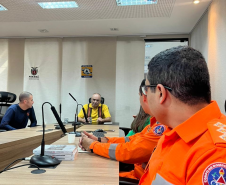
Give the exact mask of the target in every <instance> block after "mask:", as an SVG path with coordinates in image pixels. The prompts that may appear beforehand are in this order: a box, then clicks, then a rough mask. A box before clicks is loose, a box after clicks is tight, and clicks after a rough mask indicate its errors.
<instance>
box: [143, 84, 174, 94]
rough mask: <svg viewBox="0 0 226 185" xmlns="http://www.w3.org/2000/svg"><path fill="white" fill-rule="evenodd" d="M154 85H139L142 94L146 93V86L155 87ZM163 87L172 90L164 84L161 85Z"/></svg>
mask: <svg viewBox="0 0 226 185" xmlns="http://www.w3.org/2000/svg"><path fill="white" fill-rule="evenodd" d="M156 86H157V85H145V86H143V87H141V90H142V94H144V95H147V91H148V87H156ZM163 87H164V88H165V89H167V90H168V91H172V89H171V88H170V87H167V86H165V85H163Z"/></svg>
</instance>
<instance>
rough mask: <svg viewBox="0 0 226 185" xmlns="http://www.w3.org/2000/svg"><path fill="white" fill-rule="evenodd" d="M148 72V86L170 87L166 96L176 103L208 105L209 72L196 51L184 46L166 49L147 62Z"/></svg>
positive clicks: (209, 99) (209, 97)
mask: <svg viewBox="0 0 226 185" xmlns="http://www.w3.org/2000/svg"><path fill="white" fill-rule="evenodd" d="M148 70H149V71H148V75H147V79H148V81H149V82H150V84H151V85H157V84H162V85H164V86H168V87H170V88H171V89H172V91H170V93H171V94H172V95H173V96H174V97H176V98H177V99H179V100H180V101H182V102H184V103H186V104H188V105H197V104H198V103H204V102H206V103H210V101H211V91H210V80H209V72H208V68H207V64H206V61H205V59H204V57H203V55H202V54H201V53H200V52H199V51H197V50H195V49H193V48H191V47H188V46H179V47H174V48H171V49H167V50H165V51H162V52H160V53H159V54H157V55H155V56H154V57H153V58H152V59H151V61H150V62H149V64H148ZM151 90H152V92H153V91H155V88H154V89H153V88H151Z"/></svg>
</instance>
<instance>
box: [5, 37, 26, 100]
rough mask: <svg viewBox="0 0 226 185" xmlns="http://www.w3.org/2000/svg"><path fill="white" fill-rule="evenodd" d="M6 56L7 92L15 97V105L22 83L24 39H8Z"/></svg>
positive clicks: (21, 89)
mask: <svg viewBox="0 0 226 185" xmlns="http://www.w3.org/2000/svg"><path fill="white" fill-rule="evenodd" d="M8 55H9V60H8V69H9V70H8V83H7V91H9V92H13V93H15V94H16V95H17V99H16V102H15V103H18V102H19V99H18V97H19V94H20V93H21V92H22V91H23V82H24V39H9V43H8Z"/></svg>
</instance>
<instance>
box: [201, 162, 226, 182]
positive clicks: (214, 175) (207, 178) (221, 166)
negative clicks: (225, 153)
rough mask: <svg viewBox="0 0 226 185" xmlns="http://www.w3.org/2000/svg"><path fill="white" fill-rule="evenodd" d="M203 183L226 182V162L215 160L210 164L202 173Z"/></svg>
mask: <svg viewBox="0 0 226 185" xmlns="http://www.w3.org/2000/svg"><path fill="white" fill-rule="evenodd" d="M202 183H203V185H219V184H222V185H223V184H226V164H225V163H221V162H217V163H212V164H210V165H209V166H208V167H207V168H206V169H205V170H204V172H203V175H202Z"/></svg>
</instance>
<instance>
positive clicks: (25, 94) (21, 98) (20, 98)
mask: <svg viewBox="0 0 226 185" xmlns="http://www.w3.org/2000/svg"><path fill="white" fill-rule="evenodd" d="M30 95H32V94H31V93H29V92H26V91H23V92H22V93H20V96H19V101H20V102H22V101H23V100H25V99H28V98H29V97H30Z"/></svg>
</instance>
